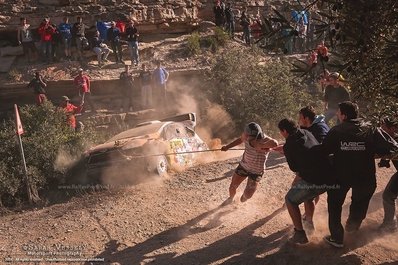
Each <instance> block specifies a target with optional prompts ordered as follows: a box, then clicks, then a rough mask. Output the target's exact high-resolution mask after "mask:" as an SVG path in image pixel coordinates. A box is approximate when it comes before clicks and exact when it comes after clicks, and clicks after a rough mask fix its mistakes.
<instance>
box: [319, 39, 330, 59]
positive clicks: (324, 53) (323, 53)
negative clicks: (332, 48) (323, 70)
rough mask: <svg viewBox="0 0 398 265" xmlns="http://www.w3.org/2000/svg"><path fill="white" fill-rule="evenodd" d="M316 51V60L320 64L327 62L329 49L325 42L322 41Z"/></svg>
mask: <svg viewBox="0 0 398 265" xmlns="http://www.w3.org/2000/svg"><path fill="white" fill-rule="evenodd" d="M316 51H317V53H318V60H319V61H321V62H328V61H329V49H328V47H326V45H325V41H322V42H321V43H320V44H319V45H318V46H317V47H316Z"/></svg>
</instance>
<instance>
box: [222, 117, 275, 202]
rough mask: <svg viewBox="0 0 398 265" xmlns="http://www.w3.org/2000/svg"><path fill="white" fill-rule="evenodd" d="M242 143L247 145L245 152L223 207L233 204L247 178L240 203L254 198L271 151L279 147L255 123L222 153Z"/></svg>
mask: <svg viewBox="0 0 398 265" xmlns="http://www.w3.org/2000/svg"><path fill="white" fill-rule="evenodd" d="M241 143H244V144H245V152H244V153H243V156H242V160H241V161H240V162H239V165H238V167H237V168H236V169H235V172H234V175H233V176H232V180H231V184H230V186H229V198H228V199H227V200H225V201H224V202H223V204H222V205H223V206H225V205H228V204H231V203H232V202H233V201H234V197H235V194H236V190H237V188H238V187H239V185H240V184H241V183H242V182H243V181H244V180H245V179H246V178H247V184H246V188H245V191H244V192H243V194H242V196H241V197H240V201H241V202H245V201H247V200H248V199H250V198H251V197H252V196H253V194H254V192H255V191H256V189H257V186H258V183H259V182H260V180H261V178H262V176H263V173H264V169H265V162H266V161H267V157H268V154H269V149H270V148H273V147H276V146H277V145H278V142H277V141H276V140H275V139H273V138H271V137H269V136H266V135H265V134H264V133H263V131H262V129H261V127H260V125H258V124H257V123H255V122H251V123H249V124H248V125H246V127H245V130H244V132H243V133H242V135H241V136H240V137H239V138H238V139H236V140H235V141H233V142H231V143H229V144H227V145H224V146H223V147H222V148H221V151H227V150H228V149H230V148H232V147H234V146H237V145H239V144H241Z"/></svg>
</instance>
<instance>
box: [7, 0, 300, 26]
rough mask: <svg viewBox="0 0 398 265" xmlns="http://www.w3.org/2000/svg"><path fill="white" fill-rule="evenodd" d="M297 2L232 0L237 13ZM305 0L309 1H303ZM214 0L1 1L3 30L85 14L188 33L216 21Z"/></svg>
mask: <svg viewBox="0 0 398 265" xmlns="http://www.w3.org/2000/svg"><path fill="white" fill-rule="evenodd" d="M289 2H291V3H292V4H294V3H296V4H297V2H296V1H280V0H278V1H275V0H273V1H263V0H248V1H246V0H244V1H243V0H237V1H233V3H234V8H235V9H236V12H238V10H244V9H247V10H248V13H251V14H263V13H264V12H268V11H269V9H270V8H271V7H275V8H277V9H278V10H283V9H286V8H287V6H288V5H289ZM301 2H303V3H305V2H306V1H301ZM212 8H213V0H185V1H183V0H160V1H158V0H12V1H9V0H0V31H9V30H12V29H15V27H16V26H17V25H18V24H19V18H20V17H21V16H25V17H27V18H28V20H29V23H30V24H31V25H33V26H38V25H39V23H40V22H41V21H42V19H43V17H44V16H45V15H49V16H50V17H51V19H52V20H53V21H54V22H56V23H59V22H61V20H62V17H64V16H69V17H71V18H72V19H71V22H74V18H75V17H76V16H82V17H83V20H84V21H85V23H87V24H90V25H93V24H94V22H95V21H96V20H98V19H102V20H126V19H130V18H133V19H135V20H136V21H137V22H138V23H139V25H140V31H141V32H150V33H165V32H169V33H174V32H189V31H190V30H192V28H194V27H196V26H197V25H198V23H199V22H200V21H206V20H209V21H212V20H213V12H212Z"/></svg>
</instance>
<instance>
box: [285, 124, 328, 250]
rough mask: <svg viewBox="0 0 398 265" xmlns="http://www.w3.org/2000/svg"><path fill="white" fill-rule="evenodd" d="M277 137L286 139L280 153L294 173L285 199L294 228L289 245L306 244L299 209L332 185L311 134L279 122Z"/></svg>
mask: <svg viewBox="0 0 398 265" xmlns="http://www.w3.org/2000/svg"><path fill="white" fill-rule="evenodd" d="M278 128H279V130H280V134H281V135H282V136H283V137H284V138H285V139H286V142H285V144H284V145H283V152H284V154H285V157H286V161H287V163H288V165H289V168H290V169H291V170H292V171H293V172H295V173H296V177H295V179H294V181H293V184H292V187H291V188H290V190H289V191H288V193H287V194H286V197H285V202H286V206H287V209H288V212H289V215H290V217H291V219H292V221H293V225H294V235H293V237H292V238H290V239H289V241H290V242H291V243H297V244H305V243H308V238H307V234H306V232H305V230H304V228H303V223H302V220H301V213H300V208H299V205H300V204H301V203H303V202H305V201H310V200H312V199H314V198H315V197H316V196H318V195H320V194H322V193H324V192H325V191H326V188H327V185H331V184H333V183H334V181H333V178H332V174H331V172H332V171H331V170H330V165H329V162H328V159H327V156H326V155H322V153H321V152H320V151H319V150H318V149H317V148H316V147H317V146H319V143H318V141H317V140H316V139H315V137H314V136H313V135H312V133H311V132H309V131H308V130H304V129H299V128H298V126H297V124H296V123H295V122H294V121H292V120H288V119H283V120H281V121H280V122H279V124H278Z"/></svg>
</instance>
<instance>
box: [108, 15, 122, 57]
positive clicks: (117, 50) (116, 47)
mask: <svg viewBox="0 0 398 265" xmlns="http://www.w3.org/2000/svg"><path fill="white" fill-rule="evenodd" d="M107 37H108V41H109V42H110V43H111V48H112V50H113V53H114V54H115V60H116V63H117V64H118V63H123V55H122V45H121V43H120V38H121V32H120V29H119V28H117V27H116V23H115V21H112V22H111V28H110V29H108V32H107Z"/></svg>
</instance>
